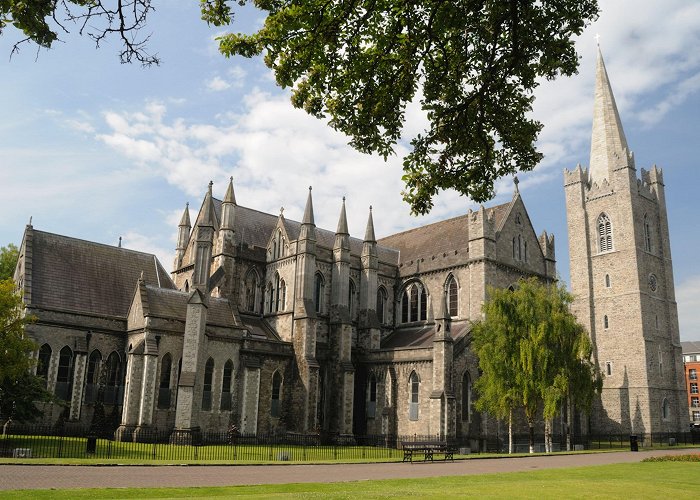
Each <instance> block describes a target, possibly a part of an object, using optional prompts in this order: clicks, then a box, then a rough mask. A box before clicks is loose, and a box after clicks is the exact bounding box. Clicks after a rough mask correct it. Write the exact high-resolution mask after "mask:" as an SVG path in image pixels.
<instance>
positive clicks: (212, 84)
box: [206, 76, 231, 92]
mask: <svg viewBox="0 0 700 500" xmlns="http://www.w3.org/2000/svg"><path fill="white" fill-rule="evenodd" d="M206 85H207V89H208V90H211V91H212V92H221V91H222V90H226V89H229V88H231V84H230V83H228V82H227V81H226V80H224V79H223V78H221V77H220V76H215V77H214V78H212V79H211V80H208V81H207V84H206Z"/></svg>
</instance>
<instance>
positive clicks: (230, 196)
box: [224, 177, 236, 205]
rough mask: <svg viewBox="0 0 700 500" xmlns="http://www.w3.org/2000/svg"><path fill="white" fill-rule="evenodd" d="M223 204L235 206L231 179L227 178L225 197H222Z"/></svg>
mask: <svg viewBox="0 0 700 500" xmlns="http://www.w3.org/2000/svg"><path fill="white" fill-rule="evenodd" d="M224 203H232V204H234V205H235V204H236V195H235V194H234V192H233V177H230V178H229V181H228V188H227V189H226V195H225V196H224Z"/></svg>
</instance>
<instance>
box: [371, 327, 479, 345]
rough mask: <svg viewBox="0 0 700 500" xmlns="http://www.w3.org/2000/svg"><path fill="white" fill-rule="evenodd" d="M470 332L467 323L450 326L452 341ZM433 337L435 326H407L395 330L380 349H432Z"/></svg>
mask: <svg viewBox="0 0 700 500" xmlns="http://www.w3.org/2000/svg"><path fill="white" fill-rule="evenodd" d="M469 330H470V325H469V324H468V323H459V324H457V325H452V331H451V332H450V333H451V334H452V339H453V340H454V341H457V340H459V339H461V338H462V337H464V336H465V335H466V334H467V333H468V332H469ZM434 337H435V325H434V324H430V325H420V326H409V327H407V328H397V329H396V330H394V332H393V333H392V334H391V335H389V336H388V337H386V338H385V339H384V340H383V341H382V343H381V348H382V349H397V348H402V347H403V348H414V349H415V348H421V347H432V346H433V339H434Z"/></svg>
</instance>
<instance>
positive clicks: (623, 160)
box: [564, 49, 688, 434]
mask: <svg viewBox="0 0 700 500" xmlns="http://www.w3.org/2000/svg"><path fill="white" fill-rule="evenodd" d="M593 109H594V111H593V130H592V137H591V154H590V163H589V168H588V169H586V168H582V167H581V166H580V165H579V166H577V167H576V168H575V169H574V170H573V171H569V170H565V171H564V189H565V192H566V212H567V226H568V233H569V256H570V267H571V289H572V292H573V294H574V296H575V303H574V312H575V314H576V315H577V317H578V319H579V321H580V322H581V323H582V324H583V325H584V326H585V327H586V329H587V330H588V331H589V333H590V336H591V340H592V343H593V346H594V353H593V356H594V358H595V359H594V361H595V363H596V364H597V366H598V367H599V369H600V371H601V372H602V373H603V376H604V380H603V392H602V394H601V397H600V399H599V401H597V402H596V404H595V405H594V408H593V412H592V415H591V431H592V432H593V433H625V434H627V433H635V434H648V433H650V432H654V433H658V432H676V431H681V430H685V428H686V427H687V418H688V408H687V399H686V396H685V395H684V378H683V377H684V375H683V365H682V356H681V348H680V339H679V334H678V315H677V308H676V301H675V292H674V286H673V269H672V265H671V248H670V244H669V232H668V220H667V215H666V200H665V191H664V183H663V175H662V172H661V169H659V168H657V167H656V166H655V165H654V166H653V167H652V168H651V169H650V170H649V171H646V170H644V169H641V178H638V177H637V170H636V167H635V160H634V155H633V154H632V152H631V151H630V150H629V147H628V144H627V139H626V137H625V133H624V131H623V129H622V122H621V120H620V115H619V113H618V110H617V105H616V103H615V98H614V96H613V93H612V88H611V86H610V81H609V79H608V74H607V71H606V69H605V63H604V61H603V56H602V54H601V52H600V49H599V50H598V61H597V68H596V81H595V100H594V108H593Z"/></svg>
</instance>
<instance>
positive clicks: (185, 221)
mask: <svg viewBox="0 0 700 500" xmlns="http://www.w3.org/2000/svg"><path fill="white" fill-rule="evenodd" d="M178 226H179V227H187V228H191V227H192V224H190V204H189V203H185V211H184V212H182V218H181V219H180V224H178Z"/></svg>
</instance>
